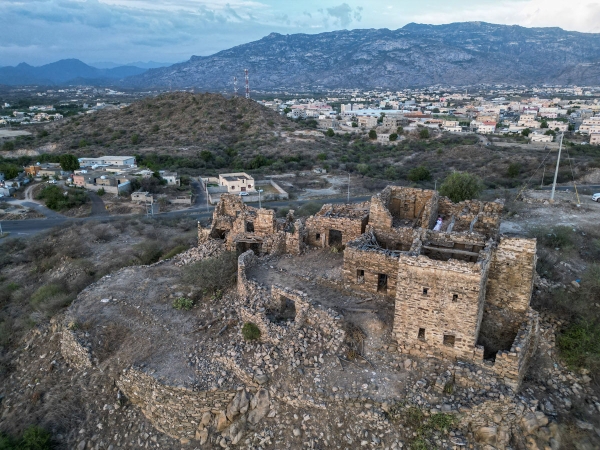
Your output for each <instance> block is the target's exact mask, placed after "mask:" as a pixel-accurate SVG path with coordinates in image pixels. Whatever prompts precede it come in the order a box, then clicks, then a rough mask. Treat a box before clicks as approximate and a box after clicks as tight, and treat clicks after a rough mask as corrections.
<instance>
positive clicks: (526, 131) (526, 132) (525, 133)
mask: <svg viewBox="0 0 600 450" xmlns="http://www.w3.org/2000/svg"><path fill="white" fill-rule="evenodd" d="M529 134H531V130H530V129H529V128H525V129H524V130H522V131H521V135H523V136H525V137H527V136H529Z"/></svg>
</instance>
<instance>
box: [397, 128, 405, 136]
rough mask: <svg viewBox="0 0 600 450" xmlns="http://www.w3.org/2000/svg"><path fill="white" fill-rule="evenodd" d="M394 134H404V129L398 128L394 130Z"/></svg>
mask: <svg viewBox="0 0 600 450" xmlns="http://www.w3.org/2000/svg"><path fill="white" fill-rule="evenodd" d="M396 133H398V134H404V127H398V128H396Z"/></svg>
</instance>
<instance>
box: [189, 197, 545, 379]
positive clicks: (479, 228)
mask: <svg viewBox="0 0 600 450" xmlns="http://www.w3.org/2000/svg"><path fill="white" fill-rule="evenodd" d="M503 206H504V205H503V202H502V201H500V200H496V201H495V202H483V201H463V202H460V203H453V202H452V201H451V200H449V199H448V198H445V197H440V196H439V195H438V193H437V192H436V191H432V190H425V189H416V188H406V187H399V186H388V187H387V188H386V189H384V190H383V191H382V192H381V193H380V194H377V195H375V196H373V197H372V199H371V201H370V202H364V203H357V204H344V205H333V204H326V205H323V207H322V208H321V210H320V211H319V212H318V213H317V214H315V215H314V216H311V217H309V218H307V219H306V220H304V221H303V220H299V219H295V218H294V215H293V211H290V213H289V214H288V216H287V217H286V218H285V219H276V218H275V213H274V211H272V210H267V209H257V208H253V207H251V206H248V205H246V204H244V203H243V202H242V201H241V199H240V198H239V197H238V196H235V195H230V194H225V195H223V196H222V197H221V201H220V203H219V204H218V205H217V207H216V208H215V211H214V214H213V221H212V225H211V227H210V228H206V229H205V228H202V227H199V242H207V241H210V240H211V239H222V240H224V242H225V247H226V248H227V249H228V250H230V251H237V252H238V254H242V253H244V252H247V251H252V252H253V253H254V254H255V255H258V256H260V255H265V254H286V253H287V254H291V255H298V254H301V253H302V252H303V250H304V248H305V247H306V246H312V247H336V248H339V249H342V248H343V249H344V255H343V278H344V283H345V287H346V288H347V289H350V290H357V291H362V292H365V293H370V294H376V295H380V296H384V297H385V298H389V299H390V301H393V302H394V311H395V312H394V317H393V333H392V336H393V339H394V340H395V341H396V342H395V344H396V345H397V348H398V349H399V351H401V352H403V353H407V354H410V355H415V356H418V357H435V358H441V359H446V360H452V361H465V362H468V363H471V364H474V365H476V366H480V367H481V368H482V369H483V370H485V371H487V372H489V373H490V374H491V375H492V376H497V377H498V378H499V379H500V380H502V381H503V382H504V383H505V384H506V385H507V386H510V387H511V388H513V389H515V390H517V389H518V388H519V386H520V384H521V381H522V380H523V377H524V374H525V371H526V368H527V364H528V362H529V360H530V358H531V356H532V354H533V353H534V352H535V349H536V346H537V341H538V335H539V316H538V314H537V312H536V311H534V310H533V309H532V308H531V307H530V306H529V303H530V299H531V294H532V289H533V282H534V275H535V265H536V241H535V240H534V239H523V238H512V237H506V236H500V234H499V228H500V217H501V213H502V210H503ZM438 217H441V218H442V219H443V225H442V228H441V230H439V231H434V230H433V228H434V225H435V223H436V220H437V218H438ZM259 322H260V321H259ZM265 331H267V330H265Z"/></svg>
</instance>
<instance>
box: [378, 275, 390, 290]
mask: <svg viewBox="0 0 600 450" xmlns="http://www.w3.org/2000/svg"><path fill="white" fill-rule="evenodd" d="M387 288H388V276H387V275H386V274H385V273H380V274H379V275H378V277H377V292H387Z"/></svg>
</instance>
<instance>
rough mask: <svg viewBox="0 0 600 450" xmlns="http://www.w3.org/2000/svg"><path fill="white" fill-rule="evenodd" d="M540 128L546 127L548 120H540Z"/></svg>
mask: <svg viewBox="0 0 600 450" xmlns="http://www.w3.org/2000/svg"><path fill="white" fill-rule="evenodd" d="M540 128H548V122H546V121H545V120H542V124H541V125H540Z"/></svg>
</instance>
